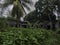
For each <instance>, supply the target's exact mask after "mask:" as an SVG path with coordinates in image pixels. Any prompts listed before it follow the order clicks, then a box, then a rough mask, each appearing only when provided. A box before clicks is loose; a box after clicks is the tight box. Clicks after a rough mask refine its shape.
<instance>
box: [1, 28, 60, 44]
mask: <svg viewBox="0 0 60 45" xmlns="http://www.w3.org/2000/svg"><path fill="white" fill-rule="evenodd" d="M5 30H7V31H5V32H0V45H60V38H59V35H56V34H55V33H53V32H52V31H49V30H44V29H28V28H27V29H26V28H19V29H17V28H8V27H7V29H5Z"/></svg>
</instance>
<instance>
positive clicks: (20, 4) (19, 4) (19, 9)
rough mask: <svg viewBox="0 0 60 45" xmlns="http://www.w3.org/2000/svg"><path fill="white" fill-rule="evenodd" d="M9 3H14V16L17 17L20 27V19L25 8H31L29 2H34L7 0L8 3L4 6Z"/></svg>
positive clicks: (28, 0) (30, 2)
mask: <svg viewBox="0 0 60 45" xmlns="http://www.w3.org/2000/svg"><path fill="white" fill-rule="evenodd" d="M9 4H13V5H14V6H13V9H12V14H11V15H12V16H13V17H16V19H17V27H19V26H18V25H19V21H20V18H21V17H22V16H23V14H24V13H25V14H26V12H25V9H24V7H25V8H27V9H28V10H30V8H29V6H28V5H27V4H30V5H31V4H32V1H31V0H7V1H6V3H5V4H4V6H5V7H6V6H8V5H9Z"/></svg>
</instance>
